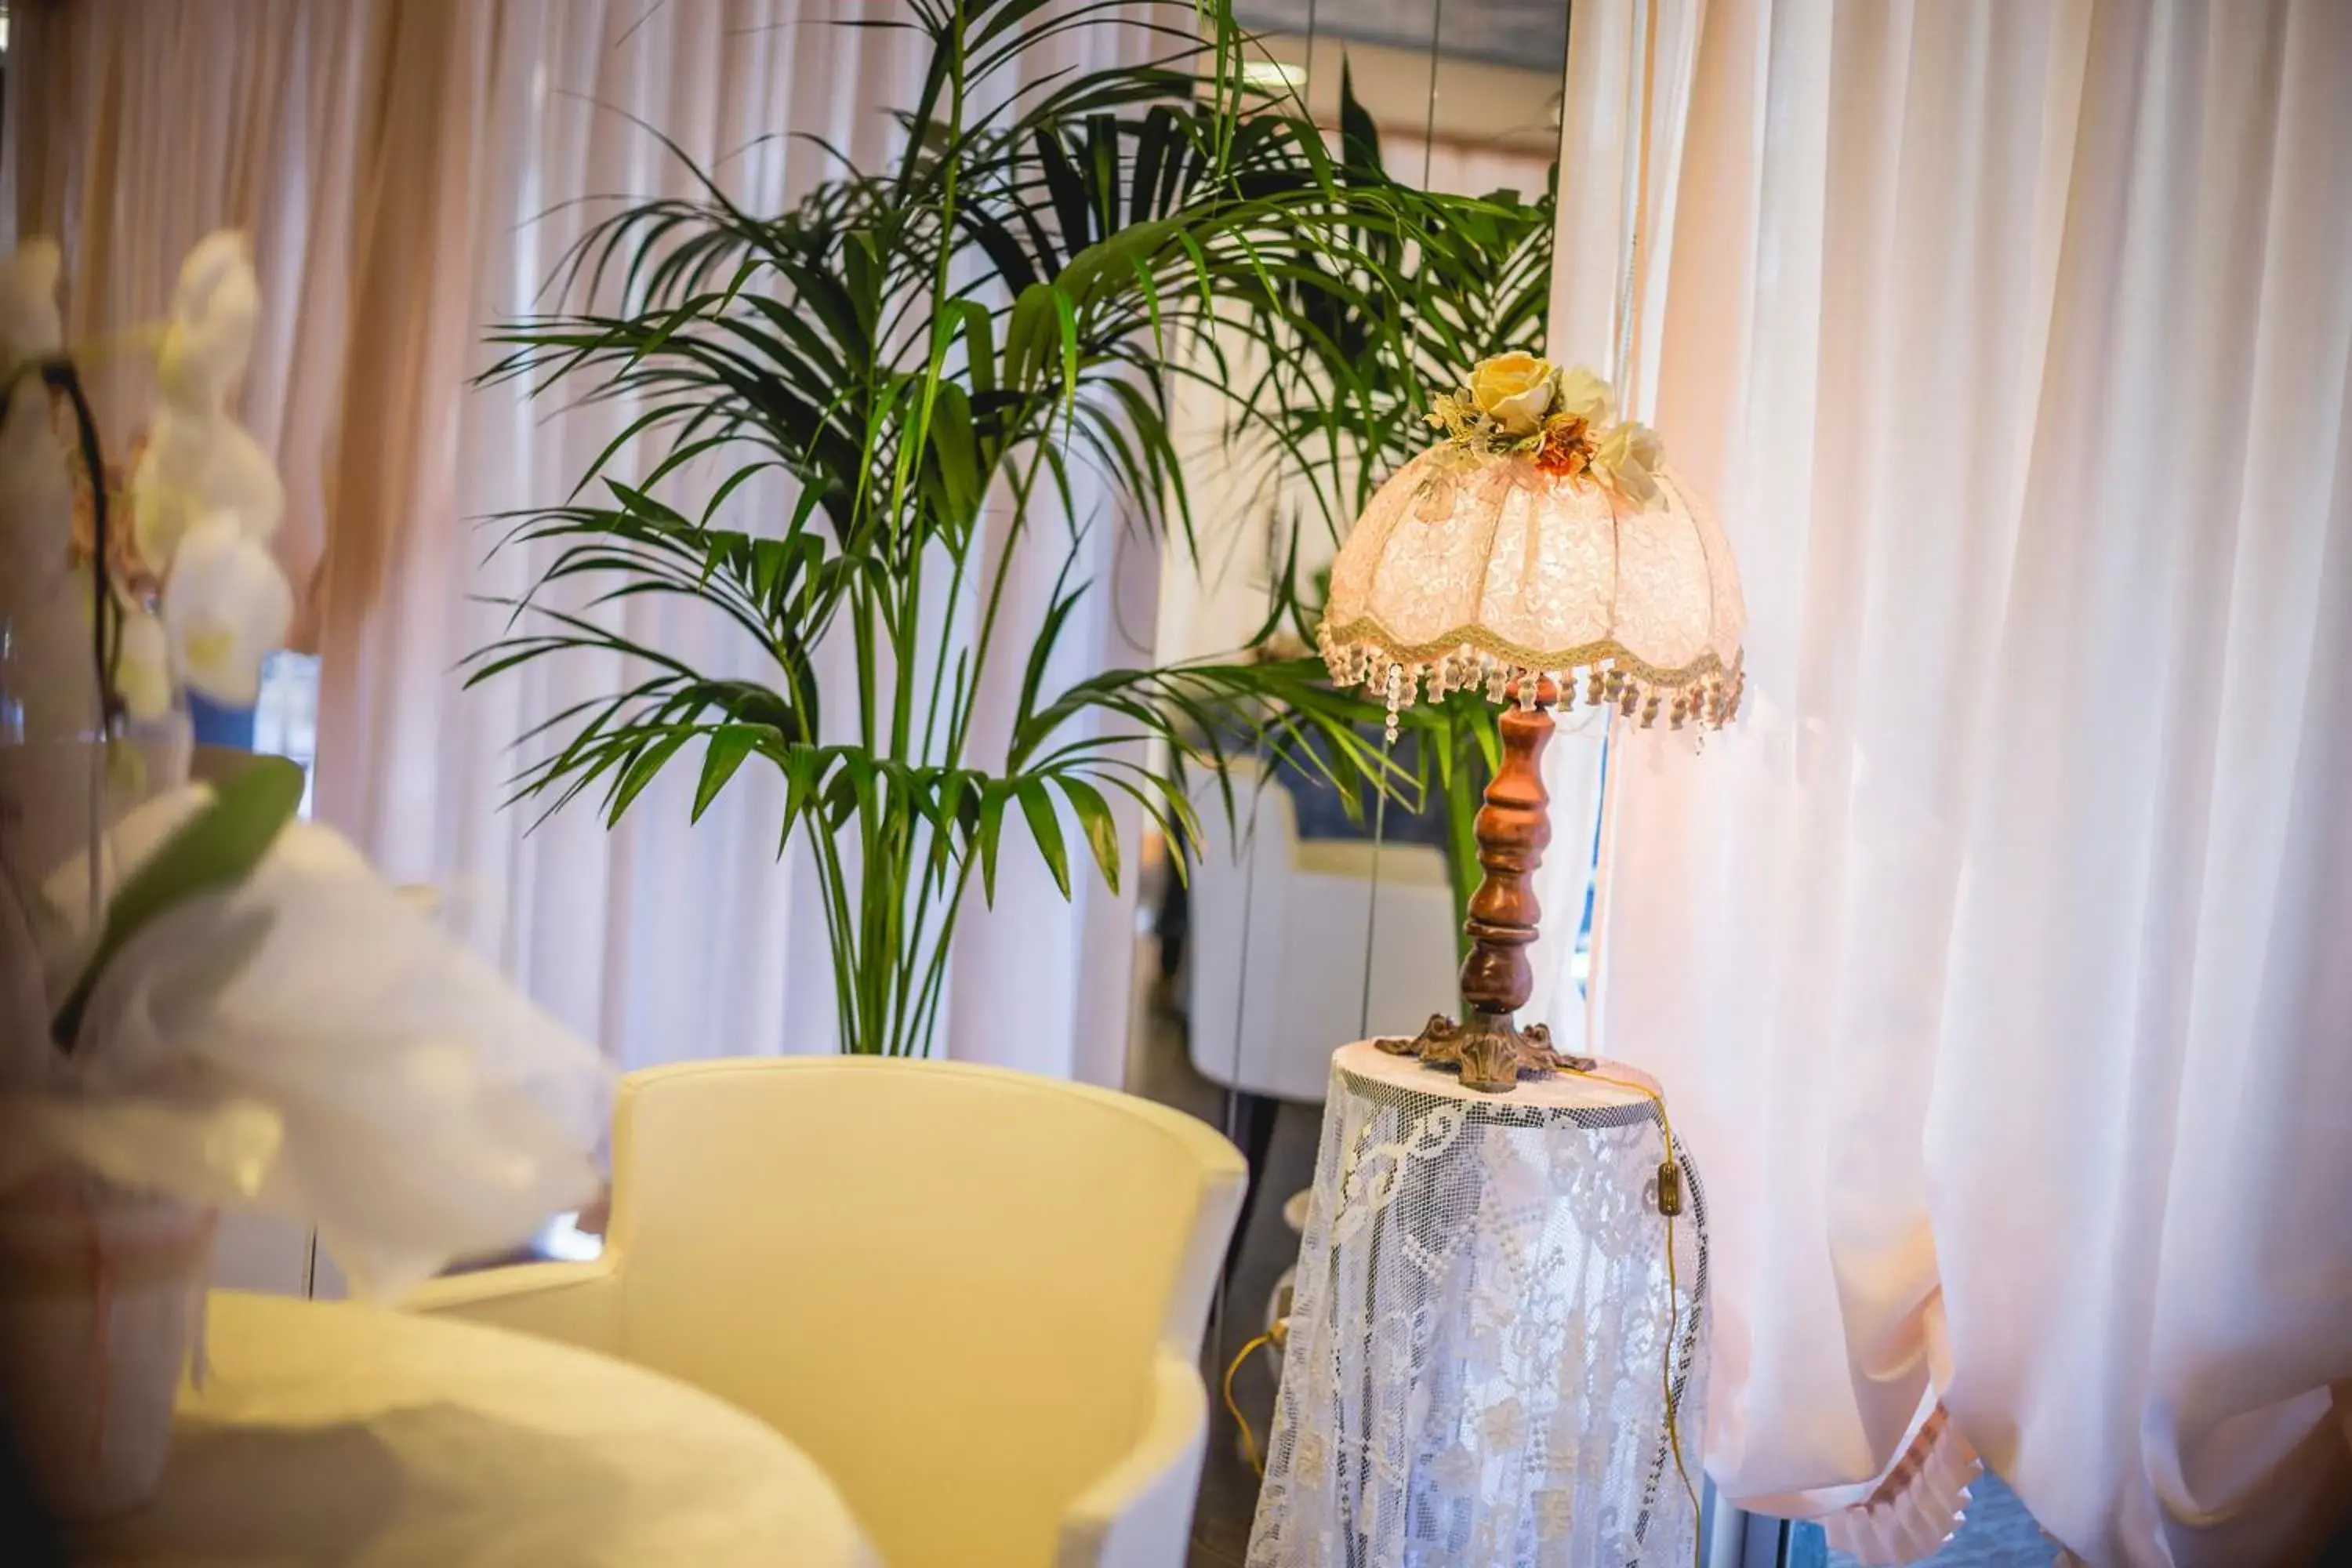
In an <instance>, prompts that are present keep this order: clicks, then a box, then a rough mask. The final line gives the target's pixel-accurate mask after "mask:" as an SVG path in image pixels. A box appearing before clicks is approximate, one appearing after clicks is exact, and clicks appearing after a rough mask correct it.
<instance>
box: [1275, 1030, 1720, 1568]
mask: <svg viewBox="0 0 2352 1568" xmlns="http://www.w3.org/2000/svg"><path fill="white" fill-rule="evenodd" d="M1601 1071H1602V1072H1603V1073H1605V1074H1607V1075H1608V1076H1610V1077H1612V1078H1622V1079H1638V1078H1639V1076H1640V1075H1639V1074H1637V1073H1635V1072H1633V1070H1632V1069H1630V1068H1620V1067H1617V1066H1614V1065H1612V1064H1604V1065H1603V1067H1602V1068H1601ZM1678 1152H1679V1151H1678ZM1663 1160H1664V1137H1663V1135H1662V1131H1661V1128H1660V1125H1659V1122H1658V1119H1657V1112H1656V1110H1655V1109H1654V1107H1653V1105H1652V1103H1651V1102H1650V1100H1647V1099H1646V1098H1644V1097H1643V1096H1642V1095H1641V1094H1639V1093H1637V1092H1629V1091H1627V1090H1624V1089H1616V1088H1612V1087H1611V1086H1609V1085H1605V1084H1601V1083H1599V1082H1597V1081H1594V1080H1592V1079H1581V1078H1572V1077H1563V1078H1559V1079H1549V1080H1546V1081H1545V1082H1543V1083H1540V1084H1533V1083H1531V1084H1528V1085H1524V1086H1522V1088H1521V1089H1520V1090H1519V1091H1518V1092H1517V1093H1515V1094H1513V1095H1511V1096H1508V1097H1505V1098H1489V1097H1484V1096H1477V1095H1473V1094H1470V1093H1468V1092H1467V1091H1465V1090H1464V1089H1462V1088H1461V1087H1460V1085H1459V1084H1458V1083H1457V1082H1455V1081H1454V1079H1451V1078H1449V1077H1447V1076H1445V1075H1443V1074H1440V1073H1433V1072H1431V1071H1429V1070H1428V1069H1425V1068H1420V1067H1419V1066H1418V1065H1417V1064H1414V1063H1412V1062H1410V1061H1406V1060H1402V1059H1401V1058H1388V1057H1383V1056H1381V1054H1380V1053H1379V1052H1378V1051H1377V1050H1375V1049H1374V1048H1373V1047H1371V1046H1370V1044H1369V1043H1364V1044H1359V1045H1355V1046H1350V1047H1347V1048H1346V1049H1344V1050H1342V1051H1340V1052H1339V1054H1338V1055H1337V1056H1336V1057H1335V1058H1333V1066H1332V1076H1331V1088H1330V1098H1329V1100H1328V1104H1327V1106H1326V1109H1325V1111H1324V1118H1323V1141H1322V1145H1321V1149H1320V1151H1319V1152H1318V1158H1317V1161H1316V1167H1315V1186H1314V1193H1313V1197H1312V1198H1311V1200H1310V1202H1309V1204H1308V1208H1307V1231H1306V1235H1305V1236H1304V1237H1302V1238H1301V1241H1300V1246H1299V1261H1298V1273H1297V1293H1296V1295H1295V1297H1294V1300H1293V1304H1292V1311H1291V1320H1290V1323H1291V1327H1290V1339H1289V1344H1288V1346H1287V1350H1286V1355H1285V1357H1284V1363H1283V1376H1282V1388H1281V1393H1280V1394H1279V1396H1278V1398H1277V1402H1276V1409H1275V1421H1274V1431H1273V1436H1272V1440H1271V1443H1270V1445H1269V1448H1268V1463H1267V1467H1266V1475H1265V1488H1264V1489H1263V1491H1262V1492H1261V1493H1260V1495H1259V1500H1258V1511H1257V1520H1256V1526H1255V1530H1254V1531H1253V1532H1252V1536H1251V1541H1250V1552H1249V1558H1248V1562H1249V1568H1327V1565H1328V1568H1460V1565H1465V1564H1479V1565H1482V1568H1483V1565H1489V1564H1491V1565H1495V1568H1506V1565H1507V1568H1594V1565H1596V1564H1611V1565H1633V1564H1675V1563H1688V1562H1689V1561H1690V1558H1691V1551H1692V1546H1693V1542H1694V1540H1695V1538H1696V1533H1697V1530H1698V1519H1697V1510H1696V1506H1695V1502H1694V1499H1693V1496H1692V1494H1691V1492H1690V1491H1689V1490H1688V1489H1686V1487H1685V1480H1686V1479H1687V1481H1688V1483H1689V1485H1690V1486H1692V1487H1695V1486H1696V1485H1697V1484H1699V1458H1698V1436H1699V1433H1698V1426H1699V1421H1700V1412H1702V1411H1703V1410H1704V1408H1705V1404H1706V1396H1705V1387H1704V1384H1705V1369H1706V1332H1707V1324H1706V1312H1705V1303H1706V1205H1705V1202H1704V1199H1703V1197H1702V1195H1701V1192H1700V1188H1699V1183H1698V1173H1697V1171H1696V1169H1695V1168H1694V1167H1693V1166H1692V1165H1691V1163H1690V1162H1689V1159H1688V1156H1687V1154H1686V1153H1683V1154H1682V1158H1681V1162H1680V1163H1681V1168H1682V1182H1683V1190H1684V1194H1685V1195H1684V1203H1683V1208H1682V1213H1681V1215H1680V1216H1679V1217H1678V1218H1676V1220H1675V1223H1674V1225H1673V1227H1672V1230H1673V1244H1672V1245H1673V1250H1674V1267H1673V1270H1672V1276H1673V1279H1672V1284H1671V1285H1670V1284H1669V1268H1668V1261H1667V1258H1668V1254H1667V1247H1668V1242H1667V1231H1668V1226H1667V1222H1666V1220H1665V1218H1664V1216H1663V1215H1661V1214H1660V1213H1659V1211H1658V1175H1659V1171H1660V1167H1661V1164H1662V1163H1663ZM1670 1400H1671V1403H1672V1405H1673V1407H1674V1409H1675V1411H1676V1412H1677V1413H1678V1419H1677V1420H1676V1421H1675V1423H1674V1424H1673V1428H1674V1429H1675V1431H1676V1432H1677V1433H1678V1435H1679V1438H1680V1449H1681V1452H1680V1455H1679V1464H1678V1463H1677V1455H1676V1453H1675V1445H1674V1443H1673V1442H1671V1441H1670V1440H1669V1436H1668V1433H1669V1429H1670V1424H1669V1421H1668V1407H1669V1402H1670Z"/></svg>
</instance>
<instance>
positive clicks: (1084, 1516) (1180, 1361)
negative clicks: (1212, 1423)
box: [1054, 1345, 1209, 1568]
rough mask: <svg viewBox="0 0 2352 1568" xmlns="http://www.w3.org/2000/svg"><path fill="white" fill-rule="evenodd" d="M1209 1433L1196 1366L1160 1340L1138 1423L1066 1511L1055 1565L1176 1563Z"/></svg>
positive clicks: (1176, 1566)
mask: <svg viewBox="0 0 2352 1568" xmlns="http://www.w3.org/2000/svg"><path fill="white" fill-rule="evenodd" d="M1208 1437H1209V1396H1208V1393H1207V1391H1206V1390H1205V1389H1203V1388H1202V1385H1201V1372H1200V1369H1199V1368H1198V1367H1196V1366H1194V1365H1193V1364H1192V1363H1191V1362H1189V1361H1187V1360H1185V1359H1184V1358H1183V1357H1182V1356H1181V1355H1178V1354H1176V1353H1175V1352H1172V1351H1171V1350H1169V1349H1168V1348H1167V1347H1166V1346H1164V1345H1163V1346H1161V1347H1160V1352H1159V1354H1158V1356H1157V1357H1156V1358H1154V1361H1153V1363H1152V1369H1151V1408H1150V1412H1149V1413H1148V1414H1147V1415H1145V1417H1144V1423H1143V1430H1142V1431H1141V1432H1139V1433H1138V1434H1137V1435H1136V1439H1135V1446H1134V1447H1132V1448H1130V1449H1129V1450H1128V1452H1127V1453H1126V1455H1125V1456H1123V1457H1122V1458H1120V1459H1119V1460H1118V1462H1117V1463H1116V1464H1114V1465H1113V1466H1112V1467H1111V1468H1109V1469H1108V1470H1107V1471H1105V1472H1104V1473H1103V1475H1102V1476H1101V1477H1100V1478H1098V1479H1097V1480H1096V1481H1095V1483H1094V1484H1093V1485H1092V1486H1090V1487H1088V1488H1087V1489H1086V1490H1085V1491H1083V1492H1080V1493H1079V1494H1078V1495H1077V1497H1076V1499H1074V1500H1072V1501H1071V1503H1070V1506H1069V1507H1068V1509H1066V1510H1065V1511H1064V1513H1063V1515H1062V1537H1061V1542H1060V1544H1059V1546H1058V1548H1057V1549H1056V1550H1055V1553H1054V1565H1055V1568H1181V1565H1182V1563H1183V1562H1184V1560H1185V1555H1186V1552H1187V1551H1188V1549H1189V1548H1190V1546H1191V1544H1192V1499H1193V1494H1194V1493H1195V1492H1196V1491H1197V1490H1198V1489H1199V1488H1200V1482H1201V1459H1202V1453H1203V1452H1204V1450H1205V1449H1206V1447H1207V1444H1208Z"/></svg>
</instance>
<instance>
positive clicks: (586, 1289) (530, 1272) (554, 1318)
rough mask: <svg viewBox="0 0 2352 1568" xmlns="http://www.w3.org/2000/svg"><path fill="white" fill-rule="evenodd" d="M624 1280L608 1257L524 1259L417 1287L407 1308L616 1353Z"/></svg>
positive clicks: (618, 1343) (618, 1347)
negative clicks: (556, 1260) (590, 1259)
mask: <svg viewBox="0 0 2352 1568" xmlns="http://www.w3.org/2000/svg"><path fill="white" fill-rule="evenodd" d="M620 1305H621V1281H620V1278H619V1276H618V1275H617V1274H615V1273H614V1268H613V1265H612V1263H611V1261H610V1260H609V1259H605V1258H598V1259H597V1260H595V1261H594V1262H593V1263H524V1264H518V1265H516V1266H514V1267H513V1268H485V1269H482V1270H480V1271H479V1272H478V1273H473V1274H456V1275H451V1276H450V1277H449V1278H447V1279H435V1280H431V1281H428V1282H427V1283H425V1284H424V1285H422V1286H420V1287H418V1288H417V1289H416V1290H415V1293H414V1294H412V1295H411V1296H409V1298H408V1299H407V1300H404V1301H403V1302H402V1303H401V1304H400V1307H401V1310H403V1311H404V1312H417V1313H422V1314H424V1315H425V1316H427V1317H436V1318H458V1319H462V1320H464V1321H467V1322H469V1323H483V1324H487V1325H488V1326H489V1327H491V1328H499V1329H511V1330H514V1331H516V1332H518V1333H525V1334H536V1335H537V1336H539V1337H540V1338H541V1339H545V1340H555V1341H559V1342H562V1343H564V1344H568V1345H577V1346H579V1347H580V1348H581V1349H583V1350H592V1351H598V1352H603V1353H604V1354H606V1355H617V1354H619V1353H621V1351H622V1349H623V1347H622V1344H621V1311H620Z"/></svg>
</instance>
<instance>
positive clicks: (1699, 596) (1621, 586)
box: [1317, 450, 1747, 736]
mask: <svg viewBox="0 0 2352 1568" xmlns="http://www.w3.org/2000/svg"><path fill="white" fill-rule="evenodd" d="M1656 480H1657V488H1658V497H1657V499H1656V500H1654V502H1652V504H1650V505H1649V506H1646V507H1643V506H1638V505H1635V504H1633V502H1631V501H1629V500H1626V499H1625V498H1623V497H1622V496H1620V495H1619V494H1617V493H1616V492H1615V491H1614V490H1612V489H1608V488H1606V487H1605V486H1603V485H1601V484H1600V483H1597V482H1595V481H1594V480H1592V479H1588V478H1584V477H1580V476H1579V477H1569V476H1562V475H1556V474H1551V473H1547V472H1546V471H1544V470H1543V469H1542V468H1538V467H1537V465H1536V464H1535V462H1534V461H1533V460H1531V459H1530V458H1526V457H1524V456H1518V455H1510V456H1499V457H1492V458H1482V459H1477V460H1475V461H1470V462H1465V461H1464V460H1463V459H1462V458H1460V457H1459V456H1456V455H1454V454H1450V453H1447V452H1444V451H1443V450H1433V451H1430V452H1424V453H1423V454H1422V455H1421V456H1420V457H1418V458H1414V459H1413V460H1412V462H1410V463H1407V464H1406V465H1405V466H1404V467H1403V468H1401V469H1399V470H1398V471H1397V473H1396V474H1395V476H1394V477H1393V478H1391V479H1390V480H1389V481H1388V483H1386V484H1385V485H1383V486H1381V489H1380V491H1379V493H1378V494H1376V495H1375V496H1373V498H1372V500H1371V504H1370V506H1368V507H1366V508H1365V509H1364V515H1363V517H1362V518H1361V519H1360V520H1359V521H1358V522H1357V524H1356V527H1355V530H1354V531H1352V532H1351V533H1349V536H1348V540H1347V543H1346V544H1345V546H1343V547H1342V548H1341V550H1340V552H1339V559H1338V561H1336V562H1335V563H1333V564H1332V568H1331V596H1330V600H1329V603H1328V605H1327V606H1326V607H1325V611H1324V616H1323V624H1322V626H1321V628H1320V629H1319V631H1318V634H1317V640H1318V642H1319V643H1320V645H1321V648H1322V654H1323V658H1324V662H1325V663H1326V664H1327V665H1328V666H1329V668H1330V670H1331V675H1332V679H1335V680H1337V681H1339V683H1340V684H1341V685H1344V686H1361V687H1364V688H1365V689H1369V690H1371V691H1375V692H1379V693H1381V695H1383V696H1384V697H1385V698H1386V699H1387V701H1388V706H1389V715H1390V725H1391V736H1393V734H1394V726H1395V720H1396V714H1397V712H1398V710H1400V709H1402V708H1407V707H1410V706H1412V704H1413V703H1414V702H1416V701H1418V700H1421V699H1422V698H1423V697H1424V696H1425V697H1427V698H1429V699H1431V700H1435V699H1437V698H1441V697H1444V695H1445V694H1446V693H1447V692H1449V691H1454V690H1458V689H1475V688H1483V689H1485V691H1486V696H1487V698H1488V700H1492V701H1496V702H1500V701H1502V700H1504V698H1505V695H1506V692H1507V689H1508V688H1509V686H1510V685H1511V683H1512V682H1514V681H1517V680H1521V679H1525V678H1528V677H1543V678H1549V679H1552V680H1553V681H1554V682H1556V683H1557V684H1558V686H1559V701H1560V703H1561V705H1562V706H1567V705H1570V704H1571V703H1574V702H1575V701H1577V700H1580V699H1581V700H1582V701H1584V702H1585V703H1586V704H1588V705H1590V706H1594V707H1599V706H1601V705H1604V704H1606V705H1610V706H1613V707H1615V708H1616V709H1617V710H1618V711H1619V712H1620V713H1622V714H1623V715H1624V716H1625V717H1627V718H1629V719H1632V720H1633V721H1636V722H1638V723H1642V724H1654V723H1656V722H1658V721H1660V720H1661V719H1663V720H1664V721H1666V722H1668V723H1669V724H1671V725H1672V726H1674V727H1675V728H1676V729H1680V728H1682V727H1684V726H1685V724H1690V723H1698V724H1705V725H1709V726H1713V727H1717V728H1720V727H1721V726H1722V725H1724V724H1726V723H1727V722H1729V721H1731V719H1732V718H1733V717H1734V716H1735V715H1736V714H1737V713H1738V709H1739V699H1740V692H1741V687H1742V679H1741V674H1740V664H1739V658H1740V655H1739V639H1740V635H1741V633H1742V632H1743V631H1744V630H1745V629H1746V626H1747V609H1746V606H1745V605H1743V604H1742V602H1741V599H1740V595H1739V575H1738V570H1737V569H1736V568H1735V567H1734V565H1733V564H1732V559H1731V548H1730V545H1729V544H1728V543H1727V542H1726V541H1725V539H1724V537H1723V531H1722V529H1721V528H1719V527H1718V526H1717V523H1716V521H1715V518H1714V516H1713V514H1712V513H1710V512H1709V511H1708V510H1706V507H1705V506H1704V505H1703V504H1701V503H1700V502H1699V501H1698V500H1697V499H1696V497H1694V496H1693V495H1692V494H1691V493H1690V491H1689V490H1688V489H1686V488H1685V486H1684V484H1683V483H1682V481H1681V479H1679V478H1678V477H1677V476H1676V475H1675V473H1674V472H1673V471H1672V470H1666V471H1664V472H1662V473H1660V474H1658V475H1657V476H1656ZM1578 676H1582V677H1583V686H1582V689H1581V690H1579V689H1578V687H1577V682H1576V678H1577V677H1578ZM1532 684H1533V683H1532V682H1529V686H1530V687H1531V686H1532ZM1532 696H1533V693H1532V690H1531V689H1523V692H1522V698H1523V700H1532Z"/></svg>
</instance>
